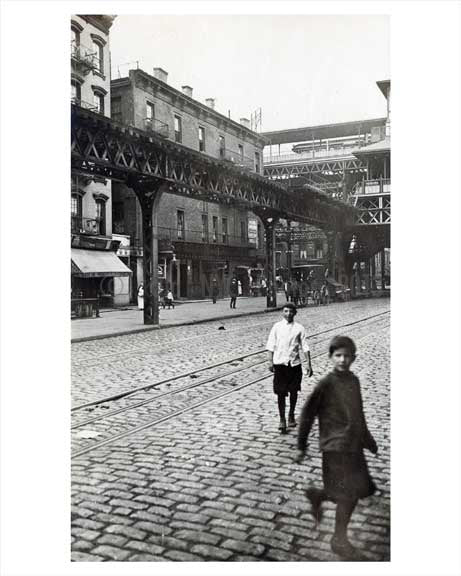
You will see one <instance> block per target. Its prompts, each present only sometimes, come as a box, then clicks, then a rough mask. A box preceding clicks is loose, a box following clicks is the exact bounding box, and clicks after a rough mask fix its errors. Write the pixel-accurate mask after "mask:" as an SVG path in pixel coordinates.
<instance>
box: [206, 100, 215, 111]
mask: <svg viewBox="0 0 461 576" xmlns="http://www.w3.org/2000/svg"><path fill="white" fill-rule="evenodd" d="M205 103H206V105H207V106H208V107H209V108H211V109H212V110H214V103H215V99H214V98H207V99H206V100H205Z"/></svg>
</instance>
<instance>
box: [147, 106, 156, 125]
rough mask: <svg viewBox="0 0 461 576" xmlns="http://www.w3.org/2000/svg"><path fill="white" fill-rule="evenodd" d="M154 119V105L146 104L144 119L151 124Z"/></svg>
mask: <svg viewBox="0 0 461 576" xmlns="http://www.w3.org/2000/svg"><path fill="white" fill-rule="evenodd" d="M154 117H155V109H154V105H153V104H152V103H151V102H146V118H147V120H150V121H151V122H152V120H153V119H154Z"/></svg>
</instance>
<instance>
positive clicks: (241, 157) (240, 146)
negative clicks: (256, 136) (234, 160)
mask: <svg viewBox="0 0 461 576" xmlns="http://www.w3.org/2000/svg"><path fill="white" fill-rule="evenodd" d="M239 156H240V160H243V145H242V144H239Z"/></svg>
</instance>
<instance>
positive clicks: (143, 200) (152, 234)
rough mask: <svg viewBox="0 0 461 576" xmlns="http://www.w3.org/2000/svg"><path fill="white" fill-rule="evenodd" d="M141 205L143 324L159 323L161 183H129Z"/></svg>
mask: <svg viewBox="0 0 461 576" xmlns="http://www.w3.org/2000/svg"><path fill="white" fill-rule="evenodd" d="M130 187H131V188H132V189H133V191H134V193H135V194H136V196H137V198H138V200H139V204H140V206H141V217H142V244H143V281H144V324H150V325H151V324H156V325H157V324H158V323H159V301H158V225H157V216H158V205H159V202H160V197H161V195H162V191H161V184H158V185H157V186H154V185H152V184H151V185H150V186H149V188H148V189H146V187H145V186H140V185H136V184H135V185H131V186H130Z"/></svg>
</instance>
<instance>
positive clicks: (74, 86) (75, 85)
mask: <svg viewBox="0 0 461 576" xmlns="http://www.w3.org/2000/svg"><path fill="white" fill-rule="evenodd" d="M70 87H71V98H72V102H76V103H78V102H80V100H81V99H82V90H81V86H80V82H77V81H76V80H72V81H71V83H70Z"/></svg>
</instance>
